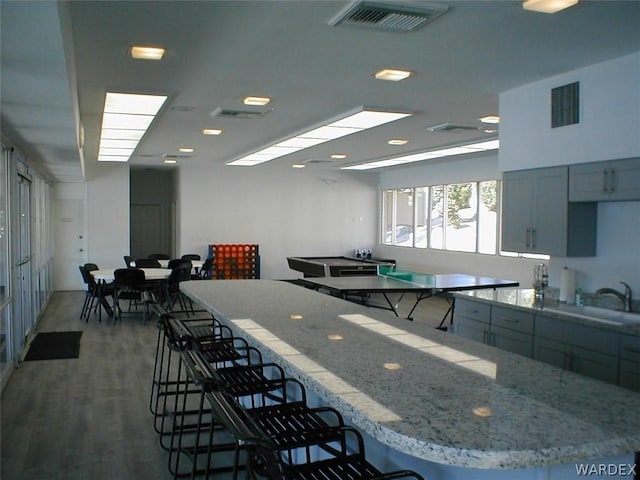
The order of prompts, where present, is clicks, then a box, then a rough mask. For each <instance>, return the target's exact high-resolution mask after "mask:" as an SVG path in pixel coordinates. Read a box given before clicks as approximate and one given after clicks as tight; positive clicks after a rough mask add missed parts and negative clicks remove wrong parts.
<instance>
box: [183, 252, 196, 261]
mask: <svg viewBox="0 0 640 480" xmlns="http://www.w3.org/2000/svg"><path fill="white" fill-rule="evenodd" d="M180 258H182V259H183V260H200V259H201V257H200V255H198V254H197V253H187V254H185V255H182V257H180Z"/></svg>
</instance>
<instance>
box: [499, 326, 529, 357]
mask: <svg viewBox="0 0 640 480" xmlns="http://www.w3.org/2000/svg"><path fill="white" fill-rule="evenodd" d="M489 344H490V345H492V346H494V347H496V348H499V349H500V350H506V351H507V352H511V353H517V354H518V355H523V356H525V357H531V356H532V353H533V336H532V335H531V334H528V333H523V332H517V331H515V330H509V329H508V328H502V327H497V326H495V325H491V332H490V341H489Z"/></svg>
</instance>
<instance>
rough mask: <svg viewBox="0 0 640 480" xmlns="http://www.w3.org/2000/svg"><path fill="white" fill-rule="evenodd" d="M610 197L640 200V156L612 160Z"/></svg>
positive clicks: (612, 198)
mask: <svg viewBox="0 0 640 480" xmlns="http://www.w3.org/2000/svg"><path fill="white" fill-rule="evenodd" d="M609 175H610V181H611V186H610V193H611V196H610V199H611V200H640V158H630V159H627V160H617V161H615V162H611V169H610V171H609Z"/></svg>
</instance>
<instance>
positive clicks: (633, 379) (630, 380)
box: [618, 359, 640, 392]
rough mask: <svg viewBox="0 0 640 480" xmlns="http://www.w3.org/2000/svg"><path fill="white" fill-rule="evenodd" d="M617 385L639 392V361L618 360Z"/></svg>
mask: <svg viewBox="0 0 640 480" xmlns="http://www.w3.org/2000/svg"><path fill="white" fill-rule="evenodd" d="M618 385H620V386H621V387H624V388H628V389H629V390H634V391H636V392H640V362H634V361H632V360H625V359H621V360H620V371H619V372H618Z"/></svg>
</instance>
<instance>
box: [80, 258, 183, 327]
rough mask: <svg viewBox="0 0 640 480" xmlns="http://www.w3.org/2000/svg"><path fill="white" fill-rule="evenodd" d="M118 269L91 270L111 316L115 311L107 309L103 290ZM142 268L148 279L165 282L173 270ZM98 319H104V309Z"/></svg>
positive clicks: (100, 298)
mask: <svg viewBox="0 0 640 480" xmlns="http://www.w3.org/2000/svg"><path fill="white" fill-rule="evenodd" d="M118 269H119V268H100V269H98V270H93V271H92V272H90V273H91V275H92V276H93V278H94V280H95V281H96V284H97V285H98V299H99V301H100V304H101V305H102V307H103V308H104V309H105V311H107V314H108V315H109V316H111V315H113V312H109V311H108V310H107V307H106V305H108V304H106V305H105V303H106V301H104V297H103V294H102V292H103V289H104V286H105V285H107V284H108V283H111V282H113V281H114V279H115V273H114V272H115V271H116V270H118ZM140 270H142V271H143V272H144V277H145V280H147V281H158V282H163V281H166V280H167V279H168V278H169V276H170V275H171V270H169V269H168V268H141V269H140ZM98 319H99V320H100V321H102V309H99V312H98Z"/></svg>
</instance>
